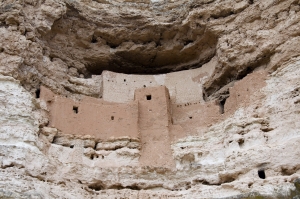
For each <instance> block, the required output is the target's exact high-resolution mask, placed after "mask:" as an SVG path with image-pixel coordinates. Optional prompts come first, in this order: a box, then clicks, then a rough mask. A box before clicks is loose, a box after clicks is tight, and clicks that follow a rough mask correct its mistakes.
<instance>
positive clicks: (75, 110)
mask: <svg viewBox="0 0 300 199" xmlns="http://www.w3.org/2000/svg"><path fill="white" fill-rule="evenodd" d="M73 112H74V113H76V114H77V113H78V107H77V106H73Z"/></svg>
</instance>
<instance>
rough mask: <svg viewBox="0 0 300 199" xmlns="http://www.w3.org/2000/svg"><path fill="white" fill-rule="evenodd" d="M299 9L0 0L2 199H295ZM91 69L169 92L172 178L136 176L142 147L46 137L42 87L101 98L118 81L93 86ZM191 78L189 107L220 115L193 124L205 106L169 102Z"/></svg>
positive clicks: (247, 2) (253, 4)
mask: <svg viewBox="0 0 300 199" xmlns="http://www.w3.org/2000/svg"><path fill="white" fill-rule="evenodd" d="M299 4H300V2H299V0H277V1H275V0H274V1H273V0H268V1H262V0H261V1H260V0H257V1H251V0H235V1H234V0H225V1H217V0H201V1H187V0H178V1H171V0H170V1H169V0H168V1H167V0H165V1H161V0H156V1H154V0H152V1H147V0H141V1H123V0H119V1H112V0H96V1H93V0H75V1H74V0H63V1H56V0H45V1H39V0H31V1H29V0H24V1H14V0H4V1H1V3H0V74H1V76H0V107H1V108H0V112H1V115H0V124H1V125H0V157H1V158H0V166H1V169H0V170H1V172H0V176H1V177H0V179H1V180H0V196H1V197H4V198H30V197H35V198H60V197H65V198H124V197H125V198H163V197H173V198H224V197H233V198H251V197H252V198H255V197H258V196H264V197H271V198H276V197H277V198H278V197H283V198H293V197H294V196H296V195H299V192H300V190H299V177H300V173H299V168H300V162H299V158H298V156H299V153H300V151H299V150H300V148H299V147H298V145H299V135H300V132H299V129H300V123H299V121H300V118H299V116H300V114H299V113H300V107H299V101H300V99H299V90H300V89H299V88H300V84H299V83H300V81H299V79H300V71H299V68H300V61H299V60H300V58H299V53H300V48H299V44H300V37H299V35H300V29H299V26H300V25H299V21H300V14H299V13H300V6H299ZM192 68H199V69H201V70H202V69H203V71H204V72H203V73H199V75H198V74H197V75H195V76H191V80H190V79H188V80H184V81H181V80H182V79H184V78H181V76H180V75H178V76H176V75H174V77H176V78H170V81H169V82H168V83H165V82H164V81H163V82H162V81H161V79H162V78H161V77H162V76H164V73H167V72H173V71H181V70H187V69H192ZM103 70H110V71H113V72H122V73H127V74H144V75H146V74H148V75H149V74H162V76H155V77H151V78H152V79H154V80H155V81H156V83H157V85H160V84H161V85H165V84H167V86H168V85H172V84H174V85H176V86H174V91H172V92H173V93H171V96H172V97H173V98H172V99H171V101H172V100H173V101H172V103H173V104H172V105H171V107H170V110H172V111H171V112H172V114H173V116H172V118H170V119H171V120H172V123H174V127H172V128H174V129H173V130H174V131H180V132H183V133H182V134H181V135H180V137H176V136H174V137H172V142H170V144H168V147H169V148H170V149H171V152H170V153H172V154H171V156H172V157H170V159H172V160H174V164H175V166H174V167H167V166H162V167H155V166H147V162H151V159H147V158H146V159H145V156H144V155H145V153H148V152H147V150H146V152H145V150H144V149H143V145H144V144H145V143H143V139H141V140H140V139H133V138H130V137H126V136H125V137H124V136H123V137H118V138H111V139H108V140H99V139H95V138H94V137H93V136H89V135H82V136H81V135H72V134H64V132H61V131H60V129H56V128H53V127H49V126H47V125H48V124H49V118H50V115H49V113H50V111H49V105H48V104H47V102H45V101H43V100H41V99H39V92H40V90H39V88H40V86H41V85H43V86H45V87H47V88H49V89H50V90H52V91H53V92H54V93H56V94H57V95H61V96H63V97H68V98H70V99H74V100H81V99H83V98H84V97H85V96H89V97H94V98H102V93H106V94H107V93H108V91H109V90H104V92H103V89H105V88H108V87H103V86H105V85H103V82H104V81H108V80H117V79H114V78H108V79H103V78H102V77H103V76H101V73H102V71H103ZM182 74H188V73H182ZM247 75H248V76H247ZM166 76H167V77H169V76H173V75H166ZM104 77H105V78H107V77H108V76H104ZM124 77H125V75H124ZM126 77H127V76H126ZM184 77H187V75H184ZM139 78H140V79H143V77H139ZM139 78H137V79H139ZM151 78H149V77H147V78H145V79H147V80H148V79H149V81H153V80H152V79H151ZM126 81H128V80H126ZM139 81H140V80H139ZM189 81H190V82H198V84H199V85H201V86H202V87H201V88H199V89H198V90H197V91H195V93H197V95H195V96H196V97H199V96H201V95H199V93H200V92H201V93H202V94H203V95H202V96H203V99H204V100H203V99H202V98H201V100H199V101H200V102H199V103H206V104H205V105H207V106H220V114H221V115H217V116H215V115H216V114H215V112H213V113H214V114H212V113H211V112H209V111H207V112H205V113H206V114H205V115H201V114H203V112H202V113H201V112H199V111H198V110H200V109H199V107H201V106H202V105H203V104H198V105H197V104H194V103H195V102H194V101H193V102H186V101H184V100H182V101H184V103H185V104H179V103H178V102H179V101H176V99H177V98H176V97H177V96H178V95H179V94H178V93H180V95H183V91H184V89H183V87H182V86H181V85H185V83H187V82H189ZM127 83H128V82H127ZM149 84H150V83H149ZM188 84H190V83H188ZM111 85H112V87H111V88H114V86H115V87H116V86H117V87H118V84H114V83H113V84H111ZM131 85H134V86H136V84H135V82H134V83H131ZM178 85H179V86H178ZM249 85H251V87H249ZM147 86H148V85H147ZM180 86H181V87H180ZM195 88H196V87H195ZM195 88H192V89H195ZM180 89H181V90H180ZM120 90H121V89H120ZM128 90H130V89H128ZM124 92H125V91H124ZM176 92H177V93H176ZM192 94H193V93H192V92H189V95H190V96H192ZM107 96H110V95H107ZM112 96H113V95H112ZM108 98H109V97H108ZM104 99H105V100H109V99H106V98H105V97H104ZM126 99H127V98H126ZM128 99H130V97H128ZM111 101H118V100H116V99H114V100H111ZM119 101H121V102H122V99H120V100H119ZM191 104H192V106H190V105H191ZM184 105H186V106H189V107H187V108H185V109H181V107H180V106H184ZM201 110H202V109H201ZM208 110H210V109H208ZM215 110H217V109H215ZM216 112H217V111H216ZM210 114H211V115H210ZM203 117H207V118H205V119H203ZM192 118H193V120H191V121H190V119H192ZM191 127H193V128H191ZM145 130H147V129H145ZM179 138H180V139H179ZM143 150H144V151H143ZM150 151H151V150H150ZM168 154H169V152H168ZM141 155H143V158H144V160H145V161H144V163H145V162H146V163H145V164H144V165H143V164H142V165H141V164H140V162H139V161H140V159H141ZM156 155H157V154H156ZM149 157H152V156H149ZM149 164H150V163H149ZM263 178H264V179H263Z"/></svg>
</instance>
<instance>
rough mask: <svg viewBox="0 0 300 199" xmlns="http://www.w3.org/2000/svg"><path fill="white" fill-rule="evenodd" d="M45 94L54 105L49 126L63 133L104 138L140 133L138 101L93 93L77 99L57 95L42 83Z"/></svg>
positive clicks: (42, 94)
mask: <svg viewBox="0 0 300 199" xmlns="http://www.w3.org/2000/svg"><path fill="white" fill-rule="evenodd" d="M41 98H42V99H44V100H45V101H46V102H47V103H48V107H49V109H50V123H49V126H51V127H55V128H57V129H59V130H60V131H62V132H63V133H67V134H77V135H92V136H95V137H96V138H100V139H108V138H109V137H114V136H115V137H120V136H130V137H138V106H137V102H134V101H132V102H130V103H127V104H107V103H105V102H103V101H102V100H101V99H98V100H96V99H95V98H90V97H85V98H83V99H82V100H81V101H74V100H72V99H68V98H65V97H61V96H57V95H54V94H53V93H52V92H51V91H50V90H48V89H47V88H45V87H41Z"/></svg>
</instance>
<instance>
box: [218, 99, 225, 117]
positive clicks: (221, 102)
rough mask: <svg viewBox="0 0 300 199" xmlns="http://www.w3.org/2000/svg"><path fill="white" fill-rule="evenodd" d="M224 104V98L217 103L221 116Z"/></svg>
mask: <svg viewBox="0 0 300 199" xmlns="http://www.w3.org/2000/svg"><path fill="white" fill-rule="evenodd" d="M225 102H226V98H225V99H222V100H221V101H220V102H219V103H220V104H219V106H220V113H221V114H223V113H224V106H225Z"/></svg>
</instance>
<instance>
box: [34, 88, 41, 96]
mask: <svg viewBox="0 0 300 199" xmlns="http://www.w3.org/2000/svg"><path fill="white" fill-rule="evenodd" d="M40 94H41V90H40V89H39V88H38V89H36V91H35V97H36V98H40Z"/></svg>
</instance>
